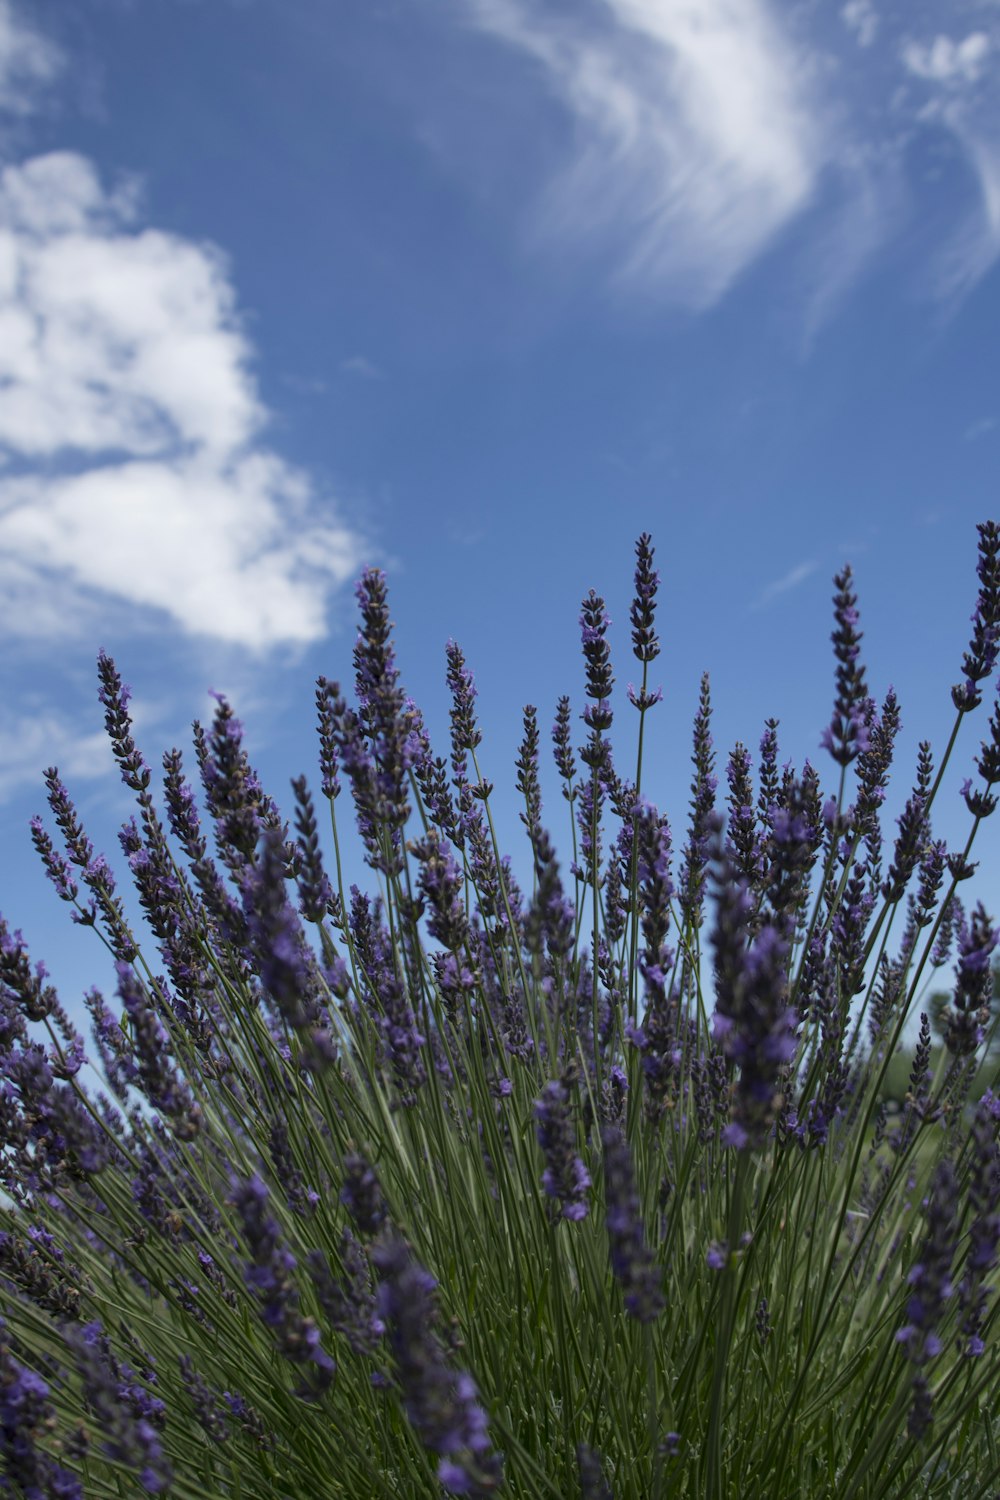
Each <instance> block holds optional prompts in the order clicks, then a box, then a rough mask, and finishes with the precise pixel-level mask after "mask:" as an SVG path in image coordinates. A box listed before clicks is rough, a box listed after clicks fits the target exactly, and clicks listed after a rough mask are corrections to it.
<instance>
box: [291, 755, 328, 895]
mask: <svg viewBox="0 0 1000 1500" xmlns="http://www.w3.org/2000/svg"><path fill="white" fill-rule="evenodd" d="M292 791H293V793H294V795H295V831H296V833H297V835H298V839H297V853H298V862H297V863H298V867H297V869H296V881H297V884H298V888H299V911H300V913H301V915H302V916H303V917H304V918H305V920H306V921H307V922H322V920H323V918H324V917H325V916H326V913H327V911H328V909H329V907H330V905H331V903H332V901H333V891H332V889H331V886H330V882H329V880H328V879H327V877H326V872H325V870H324V869H323V857H322V855H321V854H320V848H319V829H318V828H317V826H316V809H315V807H314V805H313V800H312V797H311V795H310V793H309V788H308V786H307V784H306V778H305V777H304V776H299V777H298V778H297V779H293V781H292Z"/></svg>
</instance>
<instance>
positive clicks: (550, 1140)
mask: <svg viewBox="0 0 1000 1500" xmlns="http://www.w3.org/2000/svg"><path fill="white" fill-rule="evenodd" d="M535 1119H536V1120H537V1121H538V1126H537V1134H538V1144H539V1146H541V1148H542V1152H543V1153H544V1156H545V1160H546V1163H547V1165H546V1168H545V1171H544V1172H543V1174H542V1187H543V1188H544V1189H545V1191H546V1192H547V1193H548V1195H549V1197H551V1198H558V1199H559V1202H560V1204H561V1205H562V1208H561V1212H562V1217H563V1218H564V1219H573V1220H578V1219H585V1218H586V1217H587V1214H588V1212H589V1207H590V1206H589V1204H588V1203H587V1197H586V1194H587V1189H588V1188H589V1187H590V1173H589V1172H588V1171H587V1169H586V1167H585V1166H584V1164H583V1162H582V1161H581V1160H580V1158H579V1156H578V1155H577V1154H576V1140H575V1134H574V1130H573V1125H572V1121H571V1120H570V1116H569V1089H568V1088H567V1086H566V1084H565V1083H564V1082H563V1081H562V1079H559V1078H554V1079H552V1080H551V1082H549V1083H547V1084H546V1085H545V1087H544V1089H543V1090H542V1096H541V1098H540V1099H537V1100H536V1101H535Z"/></svg>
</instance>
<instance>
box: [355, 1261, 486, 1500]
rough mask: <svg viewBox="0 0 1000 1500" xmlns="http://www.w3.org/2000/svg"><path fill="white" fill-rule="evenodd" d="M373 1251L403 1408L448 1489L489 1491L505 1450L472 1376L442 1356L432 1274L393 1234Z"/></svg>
mask: <svg viewBox="0 0 1000 1500" xmlns="http://www.w3.org/2000/svg"><path fill="white" fill-rule="evenodd" d="M371 1259H372V1263H373V1264H374V1266H375V1269H376V1271H377V1272H378V1278H379V1286H378V1302H377V1305H378V1313H379V1317H380V1318H381V1319H382V1321H383V1322H384V1323H385V1326H386V1329H387V1337H388V1340H389V1347H390V1349H391V1351H392V1355H393V1361H394V1364H395V1369H396V1375H397V1378H398V1381H399V1386H400V1392H401V1395H402V1398H403V1405H404V1407H405V1410H406V1415H407V1417H408V1418H409V1420H410V1422H411V1423H412V1425H413V1427H414V1429H415V1431H416V1432H417V1434H418V1436H419V1437H420V1439H421V1441H422V1442H423V1443H424V1445H425V1447H427V1448H429V1449H430V1450H431V1452H433V1453H436V1454H437V1455H438V1456H439V1459H440V1462H439V1464H438V1471H437V1472H438V1479H439V1480H440V1482H441V1484H442V1485H443V1486H444V1488H445V1489H446V1490H448V1492H449V1493H450V1494H453V1495H479V1496H482V1495H488V1494H492V1493H493V1492H494V1491H496V1490H497V1489H499V1487H500V1484H501V1482H502V1479H503V1463H502V1458H501V1456H500V1454H498V1453H495V1452H494V1451H493V1450H492V1448H491V1445H490V1439H489V1418H488V1416H487V1414H486V1412H485V1410H484V1409H483V1407H482V1405H481V1404H480V1402H479V1399H478V1394H479V1393H478V1391H477V1389H476V1384H475V1381H474V1380H473V1379H472V1376H471V1375H469V1374H468V1373H466V1372H465V1371H455V1370H453V1369H451V1368H450V1366H449V1365H448V1363H447V1362H446V1360H445V1354H444V1349H443V1346H442V1343H441V1339H440V1337H439V1335H438V1333H437V1330H436V1326H435V1325H436V1323H437V1309H436V1307H435V1303H434V1295H433V1294H434V1289H435V1287H436V1286H437V1282H436V1281H435V1280H434V1277H433V1276H431V1275H430V1273H429V1272H428V1271H426V1270H425V1269H424V1268H423V1267H422V1266H421V1265H419V1264H418V1263H417V1261H416V1260H415V1259H414V1258H413V1254H412V1252H411V1250H410V1247H409V1246H408V1245H407V1243H406V1242H405V1240H403V1239H400V1238H399V1237H398V1236H395V1235H393V1236H390V1237H388V1238H385V1239H381V1240H379V1241H378V1243H377V1244H375V1245H374V1246H373V1247H372V1250H371Z"/></svg>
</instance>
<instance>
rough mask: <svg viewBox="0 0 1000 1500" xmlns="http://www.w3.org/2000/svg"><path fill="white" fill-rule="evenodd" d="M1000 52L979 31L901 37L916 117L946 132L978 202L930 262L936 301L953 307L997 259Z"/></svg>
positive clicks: (999, 229) (999, 226) (999, 236)
mask: <svg viewBox="0 0 1000 1500" xmlns="http://www.w3.org/2000/svg"><path fill="white" fill-rule="evenodd" d="M998 54H1000V47H998V45H997V39H996V38H995V37H993V36H991V34H990V33H988V32H986V31H983V30H976V31H971V32H969V33H968V35H966V36H965V37H960V38H954V37H951V36H948V35H946V34H944V33H939V34H936V35H934V36H933V37H931V38H929V39H924V40H921V39H917V38H912V37H910V38H907V39H906V40H905V42H904V43H903V45H902V48H901V51H900V56H901V61H902V64H903V67H904V69H905V71H906V73H907V74H908V75H909V76H910V78H911V79H913V80H915V81H916V82H917V84H918V85H919V86H921V87H922V88H923V90H924V97H923V98H922V99H921V101H920V110H919V118H920V120H921V122H923V123H924V124H927V125H936V126H939V127H943V128H944V129H946V130H948V131H950V132H951V134H952V136H953V138H954V140H955V141H956V143H957V145H958V146H959V148H960V150H961V153H962V155H963V157H964V160H965V162H966V164H967V165H968V167H969V169H970V170H971V172H972V174H973V176H974V178H975V180H976V183H977V185H978V198H977V201H976V202H975V203H974V204H972V205H971V206H970V208H969V209H968V211H967V212H966V213H965V214H964V215H962V216H961V217H960V219H959V222H958V224H957V226H956V228H955V229H954V231H953V232H952V234H951V235H950V236H949V238H948V240H947V242H946V243H945V245H944V246H943V247H942V248H941V249H940V250H939V251H938V252H937V253H936V254H935V256H934V257H933V261H932V265H931V268H930V273H929V285H930V289H931V291H932V293H933V295H934V296H936V297H937V298H938V299H940V300H941V301H943V302H945V303H950V304H952V305H956V304H957V303H958V302H960V301H961V300H962V299H963V298H964V297H965V296H966V295H967V294H968V292H969V291H971V290H972V288H973V287H974V286H976V285H977V283H978V282H980V281H981V280H982V278H983V277H984V276H985V275H986V274H987V273H988V272H989V271H990V270H992V268H993V266H994V265H995V264H996V262H997V260H998V259H1000V68H998Z"/></svg>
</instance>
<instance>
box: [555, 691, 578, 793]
mask: <svg viewBox="0 0 1000 1500" xmlns="http://www.w3.org/2000/svg"><path fill="white" fill-rule="evenodd" d="M552 749H553V754H554V756H555V762H556V770H557V771H558V772H559V775H560V776H561V777H562V779H563V781H565V783H566V785H565V786H564V787H563V796H564V797H565V798H566V799H567V801H572V800H573V797H574V795H575V793H573V792H572V791H571V790H570V788H571V786H572V783H573V777H574V776H575V775H576V763H575V761H574V760H573V747H572V745H571V743H570V706H569V699H568V698H566V697H563V698H560V699H559V705H558V707H557V709H556V721H555V724H554V725H553V726H552Z"/></svg>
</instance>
